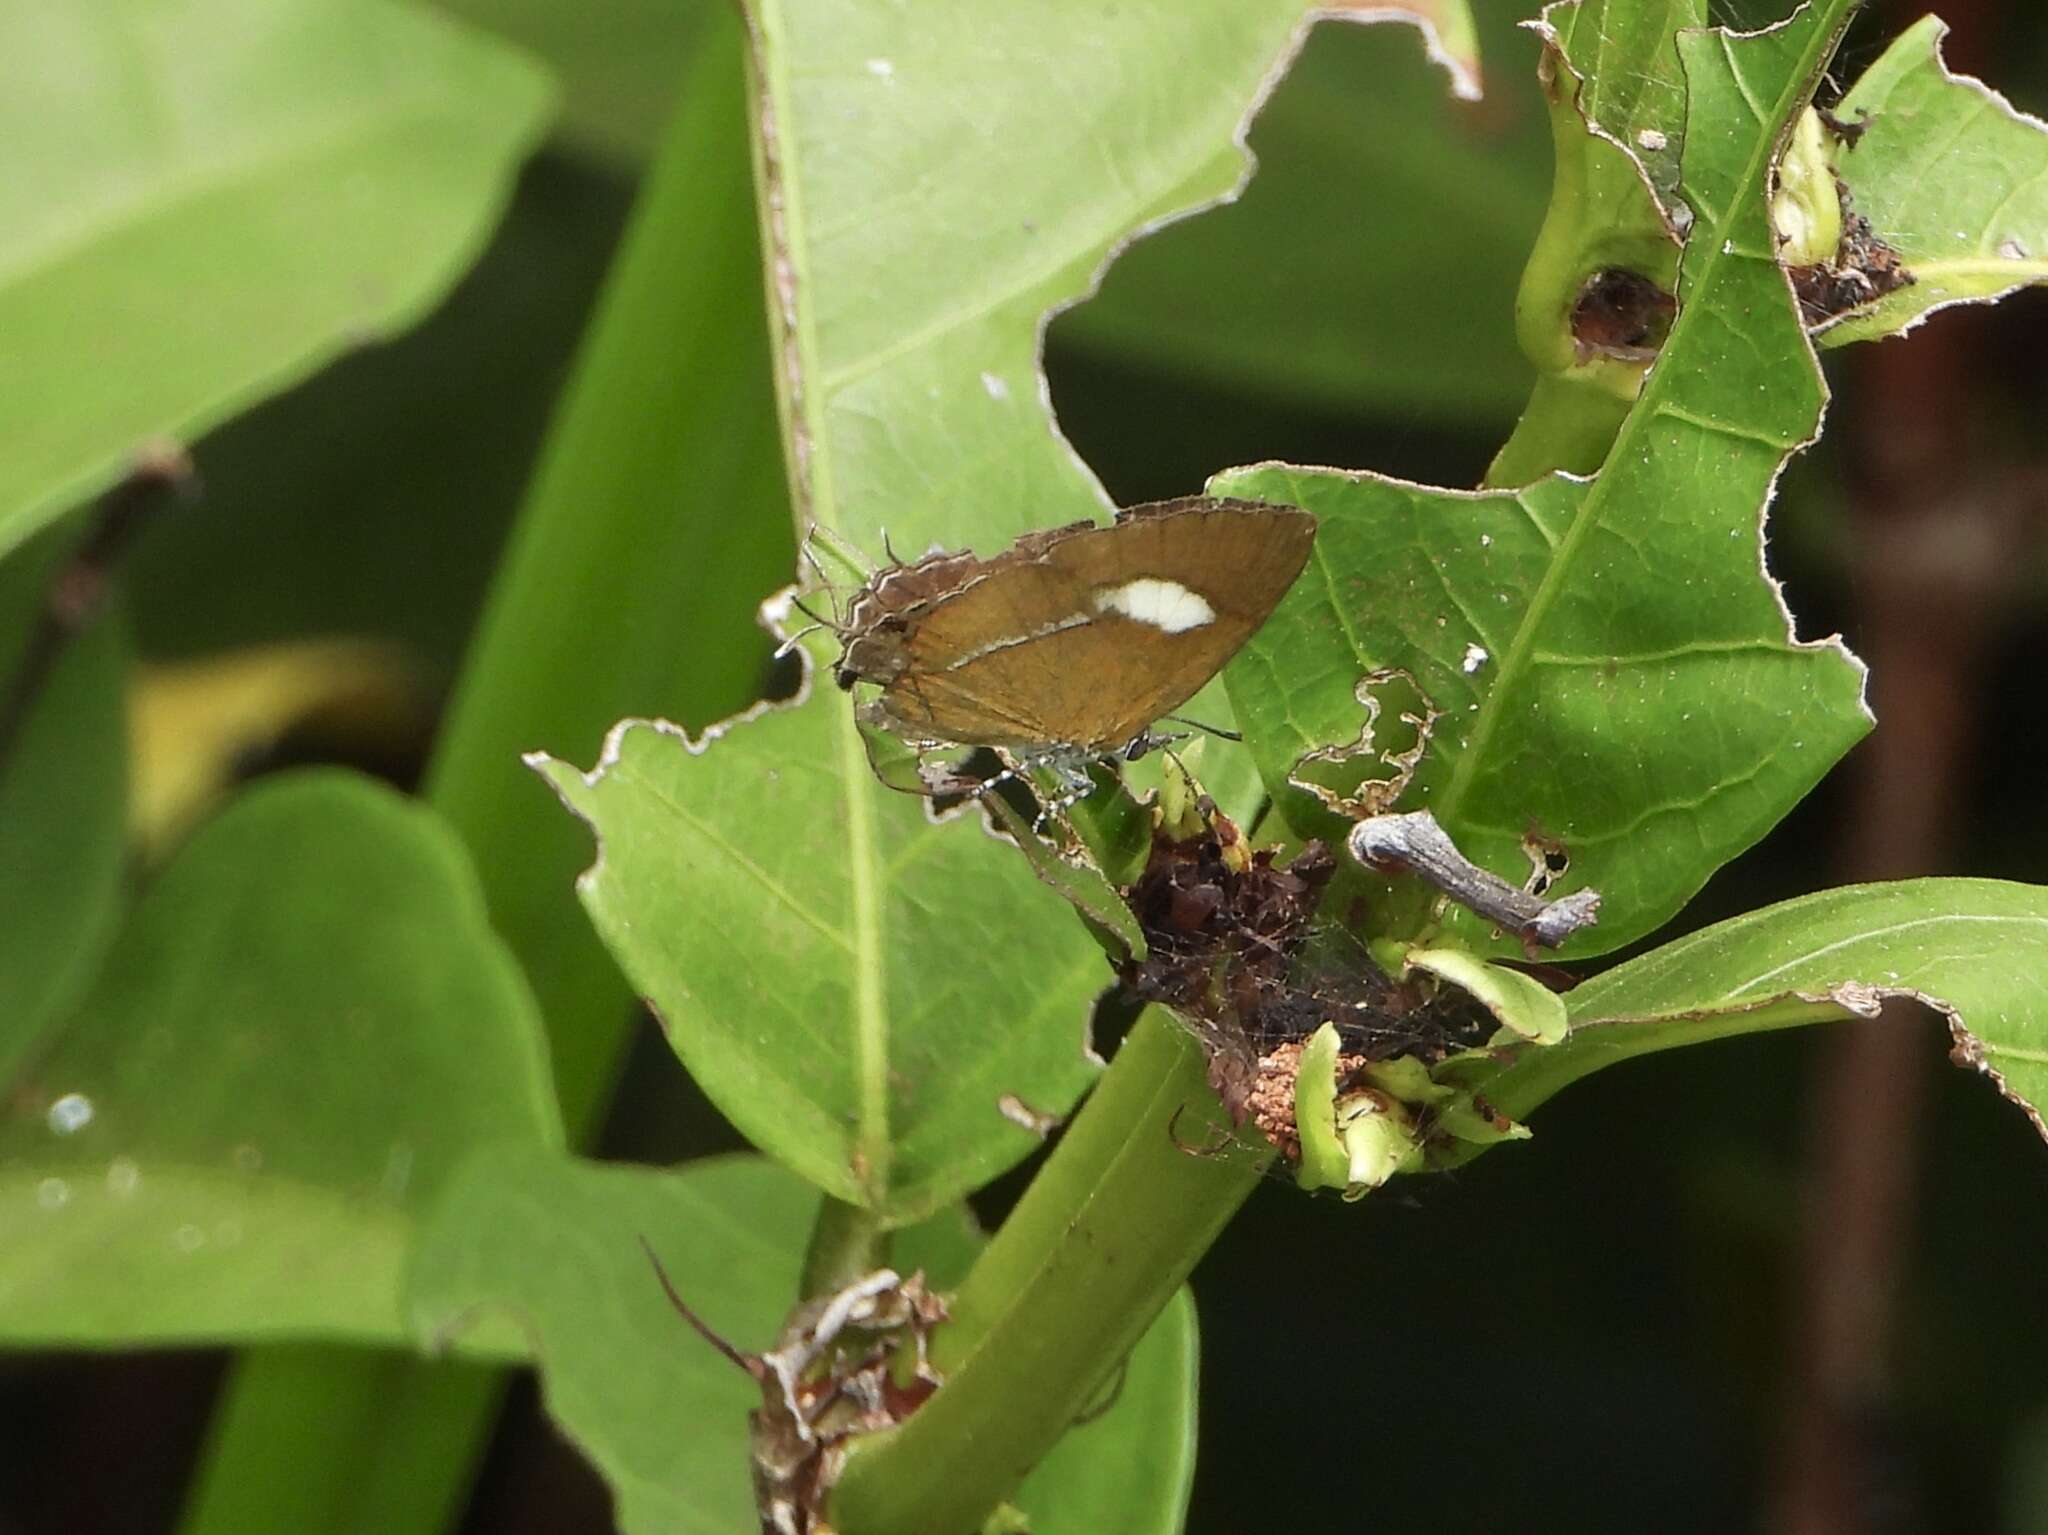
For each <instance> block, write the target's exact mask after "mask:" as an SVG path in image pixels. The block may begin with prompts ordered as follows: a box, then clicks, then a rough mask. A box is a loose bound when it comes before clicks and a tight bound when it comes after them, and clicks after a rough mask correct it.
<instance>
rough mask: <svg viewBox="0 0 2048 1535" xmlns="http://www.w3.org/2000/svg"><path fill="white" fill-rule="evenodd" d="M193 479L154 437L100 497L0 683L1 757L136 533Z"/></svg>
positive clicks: (92, 614)
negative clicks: (11, 672)
mask: <svg viewBox="0 0 2048 1535" xmlns="http://www.w3.org/2000/svg"><path fill="white" fill-rule="evenodd" d="M198 483H199V481H198V477H197V476H196V475H195V474H194V473H193V471H192V460H191V459H190V458H189V457H187V456H186V454H185V450H184V449H183V448H181V447H179V446H177V445H176V444H175V443H168V442H167V443H159V444H155V445H153V446H151V447H148V448H145V449H144V450H143V451H142V452H141V453H140V454H138V455H137V457H136V460H135V464H134V467H133V468H131V469H130V470H129V471H128V476H127V478H126V479H124V480H122V481H121V483H120V484H118V485H116V486H115V487H114V488H113V489H112V490H110V491H108V492H107V493H106V494H105V495H104V496H102V497H100V500H99V504H98V505H97V506H96V507H94V508H93V513H92V520H91V523H90V525H89V526H88V527H87V529H86V533H85V536H84V538H83V539H81V540H80V541H79V545H78V547H77V548H76V549H75V550H74V551H73V552H72V554H71V557H70V558H69V559H68V560H66V561H65V562H64V563H63V564H62V565H60V566H59V567H58V568H57V572H56V574H55V576H53V577H52V578H51V581H50V589H49V592H48V593H47V594H46V595H45V597H44V599H43V605H42V609H41V611H40V612H38V613H37V614H36V617H35V621H34V623H33V625H32V626H31V628H30V630H29V634H28V639H27V642H26V643H25V644H24V645H23V647H22V653H21V661H20V664H19V665H17V666H16V667H15V669H14V675H13V676H12V677H10V678H9V679H8V680H7V683H6V686H5V689H4V691H0V763H4V762H6V761H7V759H8V758H9V756H11V755H12V753H13V750H14V743H15V741H16V739H17V738H18V737H19V735H20V734H21V728H22V725H23V723H24V722H25V721H26V720H27V719H28V715H29V711H30V710H31V709H32V708H34V707H35V701H36V699H37V698H38V697H40V696H41V694H42V691H43V686H44V684H45V683H47V682H48V681H49V679H50V673H51V672H53V671H54V670H56V666H57V661H58V659H59V658H60V657H61V656H62V655H63V654H64V649H65V647H66V646H67V645H69V644H70V643H71V641H72V640H74V639H76V638H77V637H78V636H79V635H80V634H83V633H84V632H85V631H86V630H87V629H88V628H90V627H91V625H92V622H93V620H94V619H95V618H97V617H99V615H100V613H101V612H103V611H104V610H105V608H106V605H107V596H108V593H109V591H110V590H111V589H112V586H113V582H114V577H115V575H116V573H117V572H118V571H119V570H120V568H121V565H122V563H123V562H124V561H125V560H126V559H127V557H128V553H129V551H130V550H131V549H133V548H134V546H135V540H136V538H137V536H138V535H139V534H140V533H141V532H142V530H143V528H145V527H146V526H147V525H148V524H149V523H150V522H151V521H152V520H153V519H154V518H155V517H156V515H157V514H158V513H159V512H162V511H163V510H165V509H166V508H167V507H169V506H171V505H172V504H173V503H174V502H176V501H179V500H184V499H187V498H189V497H190V496H191V494H192V493H193V492H194V490H195V489H196V488H197V486H198Z"/></svg>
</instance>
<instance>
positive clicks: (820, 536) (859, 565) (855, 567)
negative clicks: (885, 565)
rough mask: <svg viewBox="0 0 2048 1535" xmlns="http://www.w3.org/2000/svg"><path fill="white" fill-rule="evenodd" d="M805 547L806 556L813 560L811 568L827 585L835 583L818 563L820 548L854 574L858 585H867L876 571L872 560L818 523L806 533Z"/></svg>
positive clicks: (813, 524) (849, 572) (837, 563)
mask: <svg viewBox="0 0 2048 1535" xmlns="http://www.w3.org/2000/svg"><path fill="white" fill-rule="evenodd" d="M804 549H805V555H806V558H808V559H809V560H810V562H811V568H812V569H813V570H816V571H817V572H818V578H819V580H820V581H822V582H823V583H824V584H825V585H826V586H831V585H833V584H834V583H833V582H832V581H830V580H829V579H827V578H826V576H825V572H824V570H823V569H822V568H821V567H820V566H819V564H818V561H817V552H818V551H820V550H822V551H823V552H824V553H826V554H828V555H830V556H831V557H832V561H833V563H834V564H836V565H838V566H839V567H840V569H842V570H844V571H845V572H846V573H847V574H848V575H850V576H852V577H853V579H854V581H855V583H856V584H858V585H862V586H865V585H866V584H867V583H868V581H869V579H870V578H871V577H872V576H873V575H874V573H875V572H874V565H873V562H872V561H870V560H868V559H866V558H864V557H863V556H862V555H861V554H860V552H859V551H858V550H856V549H854V548H853V547H852V546H851V545H850V544H848V543H847V542H846V540H845V539H843V538H841V537H840V536H839V535H838V534H837V533H834V532H831V531H830V530H829V529H826V528H821V527H819V526H818V525H817V524H816V523H812V524H811V530H810V532H808V533H806V534H805V535H804Z"/></svg>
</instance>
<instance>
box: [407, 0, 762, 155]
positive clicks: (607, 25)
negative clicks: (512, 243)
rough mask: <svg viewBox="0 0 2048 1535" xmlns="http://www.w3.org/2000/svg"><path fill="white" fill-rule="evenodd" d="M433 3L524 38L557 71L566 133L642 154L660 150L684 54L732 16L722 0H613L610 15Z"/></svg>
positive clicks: (606, 148)
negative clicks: (708, 1)
mask: <svg viewBox="0 0 2048 1535" xmlns="http://www.w3.org/2000/svg"><path fill="white" fill-rule="evenodd" d="M434 8H435V9H436V10H440V11H446V12H448V13H449V14H450V15H453V16H460V17H462V18H463V19H464V20H465V21H470V22H473V23H475V24H476V25H477V26H479V27H483V28H485V29H487V30H489V31H491V32H495V33H496V34H497V35H498V36H500V37H502V38H504V39H505V40H506V41H507V42H510V43H516V44H518V45H519V46H520V47H521V48H524V49H526V50H527V51H528V52H530V53H532V54H534V55H536V56H537V57H539V58H540V59H541V60H542V61H543V62H544V63H546V64H547V66H548V68H549V69H551V70H553V71H554V74H555V78H556V80H557V81H559V82H560V85H561V90H562V114H561V122H560V123H559V124H558V125H557V133H558V135H559V136H560V137H561V138H562V139H564V140H566V141H567V142H568V143H570V144H571V145H574V146H575V147H576V148H578V149H585V150H593V151H596V152H598V153H600V154H603V155H605V156H607V157H614V158H620V159H629V160H633V161H638V160H641V159H645V158H651V157H652V156H653V154H654V152H655V149H656V148H657V147H658V146H659V145H660V143H661V140H662V129H663V126H664V124H666V123H667V122H668V120H669V114H670V111H671V109H672V108H674V107H675V105H676V101H677V97H678V95H679V94H681V93H680V92H679V91H678V85H679V84H680V82H681V81H682V80H683V77H684V66H685V64H686V63H687V62H688V60H689V59H690V57H691V56H692V54H693V52H694V51H695V50H697V49H698V48H701V47H702V46H703V45H704V43H705V40H706V38H707V36H709V35H712V34H714V33H722V32H723V31H724V30H725V28H726V26H727V24H728V23H727V18H726V17H725V16H724V15H722V14H721V9H722V8H721V7H718V6H711V5H689V4H679V3H678V0H605V6H604V10H603V13H602V15H601V16H593V14H592V13H591V11H590V9H589V8H588V7H587V6H584V5H581V4H578V3H576V0H434Z"/></svg>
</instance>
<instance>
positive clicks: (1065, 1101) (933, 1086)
mask: <svg viewBox="0 0 2048 1535" xmlns="http://www.w3.org/2000/svg"><path fill="white" fill-rule="evenodd" d="M851 713H852V711H851V710H850V709H848V707H847V705H846V701H845V700H844V699H843V698H841V697H839V696H838V695H837V694H836V693H833V694H831V695H830V696H824V695H823V694H822V693H821V692H820V691H819V690H815V689H813V688H811V687H808V686H807V687H806V689H805V692H804V695H803V696H802V697H801V698H800V699H799V701H798V702H797V703H795V704H793V705H791V706H788V707H767V708H763V709H758V710H756V711H754V712H753V713H751V714H750V715H747V716H744V717H742V719H740V720H738V721H734V722H731V723H730V724H728V725H726V726H722V727H716V728H714V729H713V730H712V731H711V732H708V733H707V736H706V738H705V739H704V740H703V741H700V742H692V741H690V740H688V739H687V738H686V737H685V736H684V735H683V734H682V733H681V732H680V731H678V730H677V729H675V727H673V726H669V725H662V724H650V723H647V722H643V721H628V722H626V723H625V724H623V725H621V726H620V728H619V729H618V730H616V731H615V732H614V733H613V735H612V737H611V739H610V741H609V742H608V743H607V744H606V747H605V753H604V758H603V760H602V761H601V762H600V763H599V765H598V766H597V768H596V769H595V770H594V771H592V772H591V773H590V774H588V775H584V774H581V773H578V772H576V771H575V770H574V769H572V768H570V767H568V766H567V765H566V764H563V763H561V762H557V761H555V760H553V759H552V758H545V757H542V758H537V759H535V766H537V767H538V768H539V769H540V770H541V771H542V773H543V774H544V775H545V776H546V777H547V779H548V781H549V782H550V783H552V784H553V785H554V786H555V788H556V789H557V790H558V791H559V792H560V793H561V795H562V798H563V800H564V801H565V802H566V803H567V804H568V806H569V808H570V809H572V810H574V811H575V812H576V813H577V814H579V815H581V816H582V817H584V819H585V820H587V821H589V822H590V824H591V826H592V828H593V829H594V830H595V831H596V833H597V835H598V839H599V847H598V860H597V862H596V864H595V865H594V866H593V867H592V868H591V870H590V872H589V873H587V874H586V875H584V877H583V879H582V881H581V882H580V883H579V889H580V891H581V893H582V895H583V899H584V904H585V906H586V907H588V909H589V911H590V914H591V918H592V920H593V921H595V922H596V924H597V927H598V931H599V932H600V933H601V934H602V935H603V936H604V939H605V941H606V943H607V944H608V945H610V947H611V950H612V952H613V954H614V955H615V956H617V958H618V959H619V962H620V963H621V964H622V965H624V967H625V969H626V973H627V975H628V976H629V977H630V978H631V979H632V981H633V984H634V985H635V986H636V987H637V988H638V989H639V991H640V992H641V993H642V994H643V995H644V996H645V997H646V998H647V999H648V1001H649V1002H650V1003H651V1004H652V1005H653V1006H654V1008H655V1010H656V1011H657V1012H658V1013H659V1014H660V1015H661V1018H662V1020H663V1023H664V1026H665V1027H666V1028H667V1030H668V1033H669V1039H670V1042H671V1043H672V1044H673V1045H674V1046H675V1047H676V1051H677V1053H678V1054H679V1055H681V1056H682V1058H683V1062H684V1064H685V1065H686V1066H688V1067H689V1069H690V1074H691V1075H692V1076H694V1077H695V1078H696V1079H697V1081H698V1083H699V1084H700V1085H701V1086H702V1087H703V1088H704V1090H705V1091H706V1092H707V1093H709V1094H710V1095H711V1098H712V1100H713V1101H714V1102H716V1103H717V1104H718V1106H719V1107H720V1109H722V1110H723V1111H724V1112H725V1114H726V1115H727V1117H729V1118H730V1119H731V1120H732V1121H733V1123H734V1124H736V1125H737V1126H739V1128H740V1130H741V1131H742V1132H743V1133H744V1134H745V1135H746V1136H747V1137H748V1139H750V1140H752V1141H753V1142H754V1144H755V1145H757V1146H759V1147H761V1149H762V1150H764V1151H767V1152H768V1153H770V1154H771V1155H773V1156H775V1157H777V1158H779V1159H780V1160H781V1161H782V1162H784V1163H785V1164H786V1165H787V1166H789V1167H790V1168H792V1169H793V1170H795V1171H796V1172H798V1173H800V1174H801V1175H802V1176H803V1177H805V1178H806V1179H808V1180H810V1181H811V1182H812V1183H815V1184H816V1185H817V1186H818V1187H820V1188H822V1189H824V1190H825V1191H826V1192H827V1193H829V1194H831V1195H832V1196H833V1197H834V1198H837V1199H841V1200H844V1201H845V1202H847V1203H848V1204H856V1205H862V1206H865V1207H866V1208H868V1209H871V1210H873V1211H875V1212H876V1213H877V1214H878V1215H880V1216H882V1217H883V1218H884V1219H885V1220H887V1221H890V1222H892V1223H901V1222H904V1221H907V1220H911V1219H914V1218H916V1217H917V1216H919V1215H921V1214H923V1213H925V1212H927V1211H930V1210H933V1209H936V1208H938V1207H939V1206H941V1205H944V1204H946V1203H949V1202H950V1201H952V1200H953V1199H956V1198H958V1197H959V1196H960V1195H961V1194H964V1193H966V1192H967V1191H968V1190H970V1189H973V1188H977V1187H979V1186H980V1185H981V1184H983V1183H985V1182H986V1181H988V1179H990V1178H992V1177H994V1176H995V1175H996V1174H997V1173H999V1172H1001V1171H1003V1170H1004V1169H1005V1168H1007V1167H1009V1166H1011V1165H1013V1164H1014V1163H1016V1162H1017V1161H1019V1160H1020V1159H1022V1158H1023V1157H1024V1156H1025V1155H1026V1154H1028V1153H1029V1152H1030V1151H1032V1150H1033V1149H1035V1148H1036V1146H1037V1144H1038V1139H1037V1137H1036V1135H1034V1134H1033V1133H1032V1132H1031V1131H1029V1130H1027V1129H1025V1128H1023V1127H1022V1126H1021V1125H1019V1124H1017V1123H1014V1122H1013V1121H1012V1120H1011V1119H1009V1118H1006V1117H1005V1115H1004V1112H1003V1108H1002V1105H1003V1103H1004V1101H1005V1100H1007V1099H1009V1098H1016V1099H1019V1100H1021V1101H1022V1103H1023V1104H1024V1105H1025V1106H1027V1107H1028V1108H1029V1109H1031V1110H1033V1111H1034V1112H1036V1113H1039V1114H1051V1115H1054V1116H1058V1115H1062V1114H1064V1113H1065V1112H1066V1111H1067V1110H1068V1109H1069V1108H1071V1107H1072V1106H1073V1103H1074V1100H1075V1099H1076V1098H1077V1097H1079V1096H1080V1094H1081V1092H1082V1090H1083V1089H1084V1088H1085V1087H1086V1086H1087V1085H1088V1084H1089V1082H1090V1081H1092V1080H1093V1078H1094V1074H1095V1066H1096V1064H1097V1063H1096V1062H1095V1061H1094V1060H1093V1058H1092V1057H1091V1056H1089V1055H1088V1054H1087V1051H1086V1039H1085V1033H1086V1019H1087V1014H1088V1005H1089V1002H1090V1000H1091V999H1092V998H1093V997H1094V995H1095V994H1096V993H1097V992H1099V991H1100V990H1102V989H1103V988H1104V987H1105V986H1106V985H1107V984H1108V983H1109V979H1110V976H1109V970H1108V967H1107V966H1106V965H1105V964H1104V963H1103V959H1102V955H1101V953H1100V952H1099V951H1098V950H1097V949H1096V947H1095V945H1094V944H1093V943H1091V942H1090V941H1089V940H1088V938H1087V936H1086V934H1085V933H1083V932H1082V930H1081V929H1080V928H1079V927H1078V926H1077V925H1076V924H1075V923H1073V922H1072V921H1071V919H1069V918H1068V917H1067V916H1066V915H1065V909H1064V907H1063V906H1062V904H1061V902H1060V900H1059V898H1058V897H1057V896H1056V895H1054V894H1053V892H1052V891H1050V890H1049V889H1047V888H1045V887H1044V886H1042V885H1040V884H1039V883H1038V881H1037V880H1036V879H1035V878H1033V876H1032V873H1031V871H1030V869H1029V867H1028V866H1027V865H1026V864H1025V862H1024V860H1023V859H1022V858H1020V857H1018V856H1017V854H1016V853H1015V852H1014V851H1013V850H1012V849H1010V848H1007V847H1005V846H1003V845H1002V844H1000V843H998V842H996V841H994V840H993V839H991V838H990V837H988V836H987V835H985V834H984V833H983V831H982V830H981V827H980V823H979V818H978V817H974V816H967V817H956V818H952V819H949V820H947V821H944V822H934V821H933V820H932V819H931V818H930V817H929V816H928V814H927V812H926V802H925V801H923V800H921V799H920V798H918V797H917V796H915V795H911V794H902V793H898V792H896V791H894V790H891V789H886V788H883V787H882V786H881V785H879V784H877V783H876V782H875V781H874V780H873V778H872V777H871V776H870V775H869V773H868V766H867V759H866V756H865V754H864V753H863V751H862V749H861V745H860V741H859V738H858V736H857V735H856V734H855V733H854V732H853V730H852V728H851V724H850V717H851Z"/></svg>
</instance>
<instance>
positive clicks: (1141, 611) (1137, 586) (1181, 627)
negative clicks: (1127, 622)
mask: <svg viewBox="0 0 2048 1535" xmlns="http://www.w3.org/2000/svg"><path fill="white" fill-rule="evenodd" d="M1095 610H1096V611H1097V612H1098V613H1121V614H1123V615H1124V617H1126V618H1129V619H1134V620H1136V621H1137V622H1138V623H1141V624H1150V625H1151V626H1152V627H1153V628H1155V629H1159V630H1162V631H1164V632H1165V633H1167V634H1185V633H1187V631H1188V630H1190V629H1199V628H1201V627H1202V625H1204V624H1211V623H1214V622H1215V621H1216V610H1215V609H1214V608H1212V607H1210V606H1209V603H1208V600H1207V599H1206V598H1204V597H1203V596H1202V594H1201V593H1200V592H1192V591H1189V590H1188V589H1187V588H1186V587H1185V586H1182V585H1181V584H1180V583H1179V582H1178V581H1168V580H1165V579H1164V578H1162V577H1159V576H1140V577H1138V579H1137V580H1135V581H1126V582H1124V584H1123V585H1122V586H1104V587H1098V588H1097V589H1096V592H1095Z"/></svg>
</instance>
